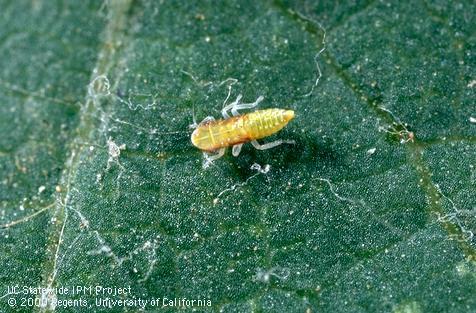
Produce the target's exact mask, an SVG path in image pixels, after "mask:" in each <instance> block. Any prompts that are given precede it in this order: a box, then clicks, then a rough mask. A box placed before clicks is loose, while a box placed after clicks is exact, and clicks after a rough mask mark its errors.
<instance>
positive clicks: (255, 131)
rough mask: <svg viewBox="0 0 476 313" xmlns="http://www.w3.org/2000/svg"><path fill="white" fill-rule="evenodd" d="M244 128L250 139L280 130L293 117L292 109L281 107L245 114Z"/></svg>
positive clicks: (259, 137)
mask: <svg viewBox="0 0 476 313" xmlns="http://www.w3.org/2000/svg"><path fill="white" fill-rule="evenodd" d="M245 116H246V119H245V121H244V128H245V129H246V132H247V133H248V135H249V137H250V140H254V139H261V138H264V137H267V136H270V135H272V134H274V133H276V132H278V131H280V130H281V129H282V128H283V127H284V126H286V125H287V124H288V122H289V121H290V120H292V119H293V118H294V111H292V110H282V109H267V110H259V111H256V112H252V113H249V114H246V115H245Z"/></svg>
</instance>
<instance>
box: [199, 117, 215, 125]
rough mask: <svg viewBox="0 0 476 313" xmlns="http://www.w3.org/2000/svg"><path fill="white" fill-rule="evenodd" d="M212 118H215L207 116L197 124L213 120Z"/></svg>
mask: <svg viewBox="0 0 476 313" xmlns="http://www.w3.org/2000/svg"><path fill="white" fill-rule="evenodd" d="M214 120H215V118H214V117H213V116H207V117H205V118H204V119H203V121H201V122H200V124H199V125H202V124H205V123H207V122H210V121H214Z"/></svg>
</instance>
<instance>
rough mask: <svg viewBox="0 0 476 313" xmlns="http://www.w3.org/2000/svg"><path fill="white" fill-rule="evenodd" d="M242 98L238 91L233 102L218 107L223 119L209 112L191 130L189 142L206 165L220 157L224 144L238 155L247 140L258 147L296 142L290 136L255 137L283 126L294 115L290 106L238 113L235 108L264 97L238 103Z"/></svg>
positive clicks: (263, 147) (256, 102) (224, 147)
mask: <svg viewBox="0 0 476 313" xmlns="http://www.w3.org/2000/svg"><path fill="white" fill-rule="evenodd" d="M241 98H242V95H239V96H238V97H237V98H236V100H235V101H234V102H232V103H230V104H228V105H226V106H225V107H223V109H222V111H221V113H222V115H223V119H221V120H215V118H213V117H212V116H208V117H206V118H205V119H204V120H203V121H202V122H201V123H200V124H198V126H197V128H196V129H195V130H194V131H193V133H192V136H191V140H192V144H193V145H194V146H196V147H197V148H199V149H200V150H202V151H203V153H204V156H205V161H206V162H205V164H204V166H205V167H206V166H207V165H209V164H210V163H211V162H213V161H215V160H216V159H219V158H221V157H222V156H223V155H224V154H225V150H226V148H227V147H230V146H233V148H232V154H233V156H238V155H239V154H240V151H241V147H242V146H243V144H244V143H246V142H250V143H251V144H252V145H253V147H255V148H256V149H259V150H265V149H270V148H274V147H276V146H279V145H280V144H282V143H289V144H294V143H295V142H294V141H293V140H287V141H285V140H276V141H273V142H269V143H265V144H260V143H259V142H258V141H257V139H261V138H264V137H267V136H270V135H272V134H274V133H276V132H278V131H279V130H281V129H282V128H283V127H284V126H286V125H287V124H288V122H289V121H290V120H292V119H293V118H294V111H293V110H283V109H266V110H257V111H254V112H251V113H247V114H244V115H240V113H239V112H238V110H243V109H251V108H254V107H256V106H257V105H258V104H259V103H260V102H261V101H263V97H262V96H260V97H258V99H256V101H255V102H253V103H240V100H241ZM228 111H231V114H232V115H233V116H231V117H230V115H229V114H228ZM213 153H214V154H213Z"/></svg>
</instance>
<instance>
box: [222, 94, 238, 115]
mask: <svg viewBox="0 0 476 313" xmlns="http://www.w3.org/2000/svg"><path fill="white" fill-rule="evenodd" d="M242 97H243V96H242V95H241V94H240V95H238V97H236V100H235V101H233V102H232V103H230V104H228V105H227V106H225V107H223V109H221V115H223V118H225V119H227V118H230V115H229V114H228V112H227V111H228V110H230V109H232V108H233V107H235V106H236V105H237V104H238V103H239V102H240V100H241V98H242Z"/></svg>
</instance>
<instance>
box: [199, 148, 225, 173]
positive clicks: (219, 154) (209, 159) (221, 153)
mask: <svg viewBox="0 0 476 313" xmlns="http://www.w3.org/2000/svg"><path fill="white" fill-rule="evenodd" d="M225 150H226V148H221V149H219V150H218V152H217V153H216V154H213V155H209V154H208V153H206V152H203V157H204V158H205V160H204V161H203V168H207V167H209V166H210V165H211V164H212V163H213V161H215V160H218V159H219V158H221V157H222V156H224V155H225Z"/></svg>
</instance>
